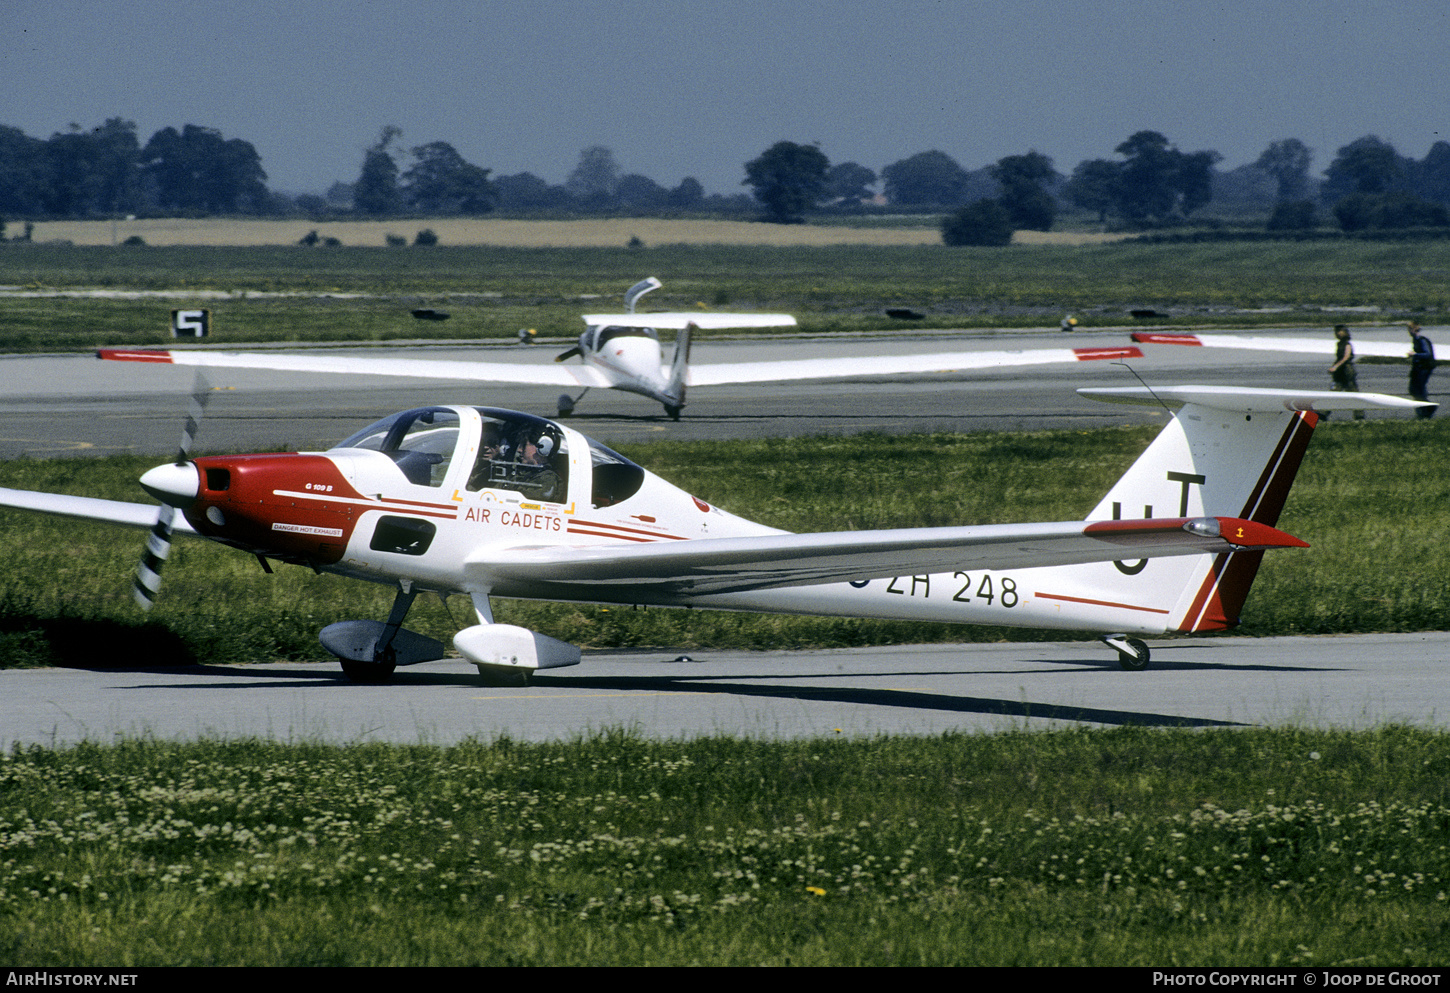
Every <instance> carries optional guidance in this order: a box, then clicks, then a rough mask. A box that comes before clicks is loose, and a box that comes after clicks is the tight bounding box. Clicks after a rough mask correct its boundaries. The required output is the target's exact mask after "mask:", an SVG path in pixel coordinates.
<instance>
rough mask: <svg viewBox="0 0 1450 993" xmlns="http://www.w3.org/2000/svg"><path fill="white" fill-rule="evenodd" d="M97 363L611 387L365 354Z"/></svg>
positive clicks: (131, 351)
mask: <svg viewBox="0 0 1450 993" xmlns="http://www.w3.org/2000/svg"><path fill="white" fill-rule="evenodd" d="M96 355H97V356H98V357H99V358H102V359H107V360H109V361H112V362H156V363H163V364H169V365H189V366H202V367H205V368H211V369H218V368H223V369H273V370H276V371H278V372H323V373H344V374H350V375H358V376H391V377H394V378H400V377H402V378H407V377H411V378H416V379H461V380H469V381H472V382H485V383H532V384H537V385H546V386H568V387H578V386H591V387H593V386H597V387H601V388H603V387H609V386H612V385H614V384H613V383H612V382H610V381H609V380H608V379H606V378H605V377H604V375H602V374H601V373H600V372H599V371H598V370H597V369H594V368H592V367H590V366H583V365H563V364H560V363H556V362H550V363H548V364H542V363H541V364H533V363H528V362H472V361H468V362H442V361H438V360H435V359H398V358H386V359H376V358H369V357H367V356H364V355H318V354H314V353H301V354H298V353H295V352H213V351H208V350H202V349H162V348H101V349H97V351H96Z"/></svg>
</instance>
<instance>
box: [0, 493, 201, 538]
mask: <svg viewBox="0 0 1450 993" xmlns="http://www.w3.org/2000/svg"><path fill="white" fill-rule="evenodd" d="M0 507H12V508H14V509H16V510H36V511H39V512H41V513H43V514H54V515H56V516H59V517H76V518H80V519H81V520H86V521H104V522H106V523H108V524H124V525H125V526H127V527H133V528H146V529H150V528H151V527H152V526H153V525H155V523H156V509H157V508H156V504H154V503H124V502H122V501H120V500H99V499H96V498H95V497H78V496H67V495H65V494H63V493H38V492H36V491H34V490H11V489H5V488H3V487H0ZM172 530H173V531H175V532H176V533H178V534H195V533H196V532H195V531H194V530H193V529H192V527H191V525H190V524H188V523H186V518H184V517H182V516H181V515H180V514H177V515H176V518H175V520H174V521H173V522H172Z"/></svg>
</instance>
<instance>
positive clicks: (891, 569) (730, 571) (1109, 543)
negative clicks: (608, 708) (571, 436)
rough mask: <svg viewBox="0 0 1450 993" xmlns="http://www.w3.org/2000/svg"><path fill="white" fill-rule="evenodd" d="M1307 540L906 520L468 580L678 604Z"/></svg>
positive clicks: (511, 562)
mask: <svg viewBox="0 0 1450 993" xmlns="http://www.w3.org/2000/svg"><path fill="white" fill-rule="evenodd" d="M1291 547H1306V545H1305V543H1304V542H1302V541H1300V540H1299V539H1298V538H1295V537H1293V536H1292V535H1289V534H1285V533H1284V532H1282V531H1279V530H1277V529H1275V528H1271V527H1268V526H1267V525H1263V524H1256V523H1254V522H1251V521H1246V520H1240V519H1238V518H1229V517H1199V518H1172V519H1154V520H1137V521H1095V522H1086V523H1085V522H1083V521H1068V522H1062V523H1049V524H1002V525H985V526H979V527H959V528H909V529H898V530H887V531H844V532H828V533H822V534H779V535H762V536H756V537H748V538H704V539H692V540H689V541H678V542H673V541H672V542H651V543H648V544H642V545H640V544H630V545H592V546H580V545H552V546H545V545H538V546H517V545H510V546H494V547H491V548H487V549H482V550H480V551H478V552H476V553H474V554H473V555H472V556H470V557H469V559H468V561H467V562H466V563H465V566H464V574H465V576H466V577H467V578H468V580H469V581H470V582H471V583H474V584H477V585H478V586H479V587H482V588H487V589H491V590H493V592H495V593H498V594H501V595H504V596H509V595H519V596H541V597H548V596H555V597H559V598H561V599H589V598H591V596H594V597H599V598H602V599H609V600H620V599H623V600H631V601H633V602H639V603H658V604H677V603H684V602H688V600H689V599H690V597H692V596H695V595H702V594H707V593H733V592H742V591H748V590H759V589H770V588H774V587H781V586H802V585H813V584H820V583H838V582H847V581H852V582H855V581H860V580H864V579H878V578H882V577H887V576H904V575H917V574H923V573H932V572H944V571H949V570H953V569H982V568H987V569H1020V568H1030V567H1034V566H1051V565H1071V564H1077V563H1083V562H1108V561H1113V560H1115V559H1123V558H1133V559H1137V558H1154V557H1158V556H1168V555H1201V554H1213V553H1219V552H1234V551H1243V550H1253V549H1268V548H1291Z"/></svg>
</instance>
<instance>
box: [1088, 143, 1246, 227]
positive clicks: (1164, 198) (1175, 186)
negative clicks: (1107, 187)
mask: <svg viewBox="0 0 1450 993" xmlns="http://www.w3.org/2000/svg"><path fill="white" fill-rule="evenodd" d="M1114 151H1116V152H1117V153H1118V154H1119V155H1121V156H1123V158H1124V162H1123V164H1122V166H1121V168H1120V169H1119V171H1118V174H1117V177H1116V179H1115V181H1114V198H1115V200H1116V203H1115V205H1114V209H1115V210H1116V211H1117V213H1119V214H1121V215H1122V216H1123V217H1124V218H1126V219H1127V220H1129V221H1133V222H1136V223H1142V222H1144V221H1150V220H1152V221H1166V220H1170V219H1172V218H1174V217H1187V216H1188V215H1189V214H1191V213H1193V212H1194V211H1195V210H1197V209H1199V208H1200V207H1202V206H1203V205H1204V204H1206V203H1208V201H1209V199H1210V198H1211V197H1212V195H1213V166H1214V163H1216V162H1218V161H1219V159H1220V158H1221V156H1220V155H1219V154H1218V153H1217V152H1212V151H1202V152H1192V153H1185V152H1180V151H1179V150H1178V149H1176V148H1174V147H1172V146H1171V145H1169V143H1168V139H1167V138H1165V137H1164V136H1163V135H1161V134H1159V133H1158V132H1157V131H1139V132H1137V133H1135V134H1133V135H1132V136H1130V137H1129V138H1128V140H1127V141H1125V142H1123V143H1122V144H1121V145H1119V146H1118V147H1117V148H1116V149H1114Z"/></svg>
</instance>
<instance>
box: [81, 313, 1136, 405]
mask: <svg viewBox="0 0 1450 993" xmlns="http://www.w3.org/2000/svg"><path fill="white" fill-rule="evenodd" d="M610 316H611V315H598V314H596V315H591V316H590V318H589V319H590V320H594V319H596V318H597V319H606V318H608V317H610ZM646 316H648V317H649V318H650V319H652V320H653V319H654V318H657V317H660V316H662V315H658V314H650V315H646ZM663 316H669V315H663ZM679 316H682V317H694V318H695V319H696V320H695V321H691V322H686V323H697V322H698V319H699V318H700V317H701V316H703V315H698V314H696V315H679ZM721 316H726V315H721ZM729 316H731V317H732V319H733V321H732V323H731V324H730V326H731V327H738V326H740V325H739V323H738V318H739V317H741V316H745V315H729ZM761 316H767V317H769V316H774V315H761ZM96 354H97V355H98V356H99V357H100V358H102V359H107V360H110V361H113V362H152V363H162V364H171V365H189V366H204V367H208V368H230V369H271V370H275V371H278V372H320V373H338V374H348V375H363V376H390V377H394V378H398V377H411V378H418V379H451V380H465V381H469V382H486V383H529V384H535V385H549V386H564V387H598V388H601V389H603V388H608V387H611V386H614V385H616V384H615V383H614V382H613V381H612V380H611V379H609V378H608V377H607V376H606V375H605V374H603V373H602V372H600V371H599V370H598V369H596V368H594V367H593V366H587V365H573V364H567V365H566V364H561V363H555V362H550V363H547V364H543V363H540V364H534V363H527V362H472V361H469V362H444V361H439V360H436V359H392V358H389V359H376V358H370V357H368V356H362V355H319V354H314V353H296V352H214V351H210V350H199V349H197V350H194V349H159V348H157V349H152V348H102V349H99V350H98V351H97V353H96ZM1142 354H1143V353H1142V351H1140V350H1139V349H1138V348H1135V347H1132V346H1125V347H1121V348H1043V349H1035V350H1018V351H988V352H946V353H938V354H932V355H878V356H870V357H860V358H838V359H797V360H787V361H780V362H727V363H719V364H715V365H692V366H690V367H689V376H688V379H687V380H686V382H687V384H688V385H690V386H722V385H725V384H729V383H769V382H788V381H794V380H806V379H852V378H862V377H867V376H894V375H903V374H913V373H946V372H958V371H967V370H973V369H1004V368H1011V367H1014V366H1026V365H1043V364H1046V363H1052V362H1084V361H1091V360H1094V359H1123V358H1141V357H1142Z"/></svg>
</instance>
